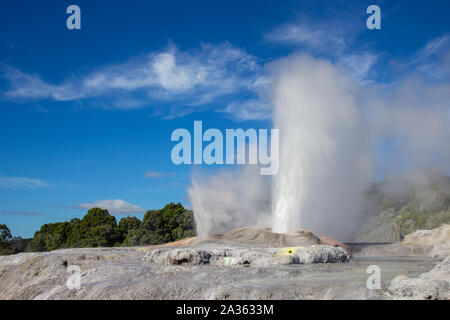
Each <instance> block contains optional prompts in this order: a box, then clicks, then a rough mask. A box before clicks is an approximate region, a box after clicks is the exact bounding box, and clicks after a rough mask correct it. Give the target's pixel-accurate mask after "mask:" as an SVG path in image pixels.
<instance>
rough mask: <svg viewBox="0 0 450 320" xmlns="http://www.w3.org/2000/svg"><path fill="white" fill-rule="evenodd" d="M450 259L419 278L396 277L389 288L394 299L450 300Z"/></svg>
mask: <svg viewBox="0 0 450 320" xmlns="http://www.w3.org/2000/svg"><path fill="white" fill-rule="evenodd" d="M449 289H450V257H447V258H446V259H444V261H442V262H441V263H439V264H438V265H437V266H436V267H434V268H433V269H432V270H431V271H429V272H426V273H423V274H421V275H420V276H419V277H418V278H409V277H407V276H403V275H400V276H397V277H395V278H394V279H393V280H392V282H391V285H390V286H389V288H388V293H389V294H390V295H391V296H392V297H393V298H394V299H417V300H438V299H439V300H449V299H450V290H449Z"/></svg>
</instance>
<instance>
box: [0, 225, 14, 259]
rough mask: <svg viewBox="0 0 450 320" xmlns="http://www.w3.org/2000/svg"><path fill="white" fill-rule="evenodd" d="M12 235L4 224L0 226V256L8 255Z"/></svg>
mask: <svg viewBox="0 0 450 320" xmlns="http://www.w3.org/2000/svg"><path fill="white" fill-rule="evenodd" d="M11 240H12V235H11V231H10V230H9V228H8V226H7V225H6V224H0V255H2V254H10V253H12V251H11Z"/></svg>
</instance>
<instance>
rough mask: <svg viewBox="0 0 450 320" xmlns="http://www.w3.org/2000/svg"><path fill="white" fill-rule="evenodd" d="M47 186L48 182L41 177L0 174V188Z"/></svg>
mask: <svg viewBox="0 0 450 320" xmlns="http://www.w3.org/2000/svg"><path fill="white" fill-rule="evenodd" d="M48 186H49V184H48V183H47V182H46V181H45V180H41V179H35V178H26V177H1V176H0V188H43V187H48Z"/></svg>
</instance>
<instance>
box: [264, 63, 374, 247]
mask: <svg viewBox="0 0 450 320" xmlns="http://www.w3.org/2000/svg"><path fill="white" fill-rule="evenodd" d="M270 70H271V71H272V74H273V79H272V99H273V100H272V101H273V106H274V118H273V120H274V127H275V128H279V129H280V165H279V172H278V174H277V175H275V176H274V178H273V185H272V188H273V197H272V208H273V209H272V210H273V223H272V226H273V230H274V231H276V232H287V231H289V230H292V229H295V228H304V229H308V230H311V231H313V232H315V233H317V234H326V235H331V236H333V237H335V238H338V239H340V240H349V239H350V237H351V234H352V232H353V231H354V228H356V227H357V223H356V219H357V217H358V215H359V213H360V211H361V205H362V191H363V190H364V188H365V187H366V186H367V183H368V181H369V179H370V172H371V171H370V162H369V156H368V154H369V152H368V150H369V148H368V143H367V141H366V137H365V135H364V134H363V133H364V132H365V130H363V128H362V122H361V121H360V120H361V119H360V113H359V110H358V107H357V102H356V98H355V92H356V90H357V88H356V85H355V84H354V83H353V82H352V81H351V80H350V79H349V78H347V77H346V76H345V75H343V74H341V73H340V72H339V71H338V70H337V68H336V67H334V66H333V65H332V64H331V63H329V62H327V61H324V60H316V59H314V58H312V57H309V56H306V55H298V56H292V57H289V58H287V59H283V60H281V61H279V62H276V63H274V64H273V65H271V66H270Z"/></svg>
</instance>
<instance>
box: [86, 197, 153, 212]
mask: <svg viewBox="0 0 450 320" xmlns="http://www.w3.org/2000/svg"><path fill="white" fill-rule="evenodd" d="M78 206H79V207H80V208H83V209H91V208H102V209H107V210H108V211H109V212H110V213H117V214H129V213H142V212H144V211H145V210H144V209H142V208H141V207H139V206H137V205H134V204H132V203H129V202H126V201H124V200H122V199H112V200H98V201H95V202H93V203H81V204H79V205H78Z"/></svg>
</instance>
